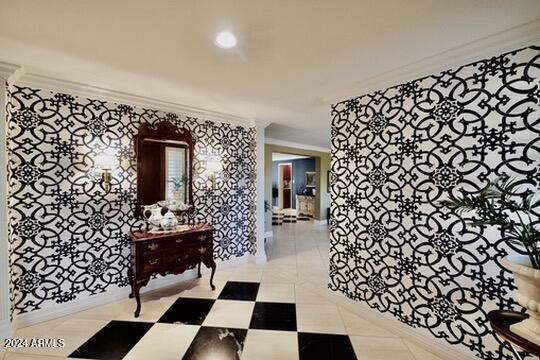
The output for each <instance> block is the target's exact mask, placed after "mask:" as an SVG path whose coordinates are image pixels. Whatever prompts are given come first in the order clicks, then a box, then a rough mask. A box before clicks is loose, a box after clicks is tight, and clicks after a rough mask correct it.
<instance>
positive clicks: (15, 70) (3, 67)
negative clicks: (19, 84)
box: [0, 61, 25, 83]
mask: <svg viewBox="0 0 540 360" xmlns="http://www.w3.org/2000/svg"><path fill="white" fill-rule="evenodd" d="M24 71H25V69H24V67H22V66H19V65H16V64H11V63H7V62H2V61H0V79H2V80H4V81H6V82H8V83H12V82H14V81H16V80H17V78H19V77H20V76H22V74H23V73H24Z"/></svg>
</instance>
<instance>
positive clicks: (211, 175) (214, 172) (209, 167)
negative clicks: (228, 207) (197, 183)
mask: <svg viewBox="0 0 540 360" xmlns="http://www.w3.org/2000/svg"><path fill="white" fill-rule="evenodd" d="M222 170H223V166H222V165H221V160H220V159H219V157H217V156H209V157H208V159H207V160H206V171H207V172H208V181H210V184H211V186H212V190H215V189H216V182H217V176H218V174H219V173H221V171H222Z"/></svg>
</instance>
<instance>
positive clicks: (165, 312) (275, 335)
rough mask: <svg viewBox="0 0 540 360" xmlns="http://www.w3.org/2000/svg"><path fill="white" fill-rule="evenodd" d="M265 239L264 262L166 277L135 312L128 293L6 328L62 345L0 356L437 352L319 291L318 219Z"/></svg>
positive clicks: (282, 359) (419, 355) (396, 358)
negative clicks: (190, 276) (166, 282)
mask: <svg viewBox="0 0 540 360" xmlns="http://www.w3.org/2000/svg"><path fill="white" fill-rule="evenodd" d="M274 239H275V240H274V242H273V246H272V248H271V251H269V252H268V256H269V258H270V261H269V262H267V263H266V264H261V265H257V264H254V263H245V264H239V265H237V266H234V267H228V268H226V267H222V266H218V270H217V272H216V277H215V280H214V283H215V285H216V289H215V291H212V290H211V289H210V286H209V284H208V281H209V274H208V273H206V274H203V277H202V278H201V279H188V280H185V281H179V280H178V279H174V278H169V277H167V278H165V280H167V279H169V280H170V284H171V285H168V286H164V285H161V286H159V288H157V289H155V290H152V291H148V292H146V293H143V294H142V295H141V296H142V300H143V303H142V311H141V315H140V317H139V318H134V317H133V311H134V310H135V301H134V300H133V299H128V298H127V296H125V295H123V294H122V295H121V296H122V297H121V299H119V300H117V301H113V302H111V303H107V304H104V305H100V306H96V307H93V308H90V309H87V310H84V311H79V312H73V309H71V310H70V311H66V312H69V313H70V314H69V315H67V316H64V317H60V318H55V319H53V320H48V321H44V322H41V323H37V324H34V325H32V326H26V327H21V328H19V329H18V330H17V332H16V333H15V334H14V335H13V337H14V338H19V339H36V338H37V339H43V338H45V339H63V340H64V342H65V345H64V346H63V347H20V348H10V349H6V348H3V347H0V359H3V360H66V359H67V358H87V359H99V358H102V359H129V360H154V359H157V360H169V359H171V360H173V359H176V360H179V359H182V358H184V359H205V360H229V359H235V358H236V359H237V358H240V359H241V360H289V359H290V360H299V359H340V360H341V359H355V358H358V359H376V360H441V359H440V358H438V357H436V356H435V355H433V354H431V353H430V352H428V351H426V350H425V349H424V348H420V347H419V346H417V345H415V344H413V343H411V342H410V341H408V340H407V339H404V338H402V337H400V336H399V335H397V334H394V333H392V332H390V331H388V330H387V329H385V328H383V327H381V326H379V325H380V324H377V322H376V321H375V322H370V321H368V320H366V319H365V318H363V317H362V316H359V313H355V311H357V309H358V308H357V307H356V304H355V303H354V302H350V301H349V300H347V299H345V298H344V297H340V296H337V295H334V294H332V293H329V292H328V288H327V281H328V229H327V227H326V226H316V225H314V224H313V223H311V222H300V223H297V224H285V225H283V226H278V227H274ZM193 275H194V274H193ZM155 285H157V284H156V283H155V282H153V281H151V282H150V284H149V286H148V288H145V290H150V287H152V286H155ZM88 300H91V299H88ZM68 305H69V304H68ZM72 305H73V304H72ZM75 305H76V303H75ZM41 314H43V311H41Z"/></svg>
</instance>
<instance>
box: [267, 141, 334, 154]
mask: <svg viewBox="0 0 540 360" xmlns="http://www.w3.org/2000/svg"><path fill="white" fill-rule="evenodd" d="M264 143H265V144H269V145H278V146H286V147H291V148H295V149H302V150H312V151H319V152H323V153H330V148H325V147H322V146H315V145H309V144H302V143H297V142H292V141H285V140H279V139H274V138H265V139H264Z"/></svg>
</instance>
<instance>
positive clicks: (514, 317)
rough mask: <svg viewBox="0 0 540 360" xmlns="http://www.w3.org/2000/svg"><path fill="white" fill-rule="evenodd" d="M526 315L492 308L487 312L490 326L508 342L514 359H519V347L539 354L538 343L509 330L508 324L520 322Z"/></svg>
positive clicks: (533, 353)
mask: <svg viewBox="0 0 540 360" xmlns="http://www.w3.org/2000/svg"><path fill="white" fill-rule="evenodd" d="M528 317H529V316H528V315H526V314H522V313H518V312H515V311H506V310H494V311H490V312H489V313H488V320H489V323H490V324H491V328H492V329H493V331H494V332H495V333H496V334H497V335H499V336H500V337H501V338H503V339H504V340H505V341H507V342H508V343H509V344H510V347H511V348H512V351H513V352H514V355H515V356H516V359H521V356H520V355H519V349H521V350H523V351H525V352H528V353H530V354H532V355H536V356H540V347H539V346H538V345H536V344H535V343H532V342H530V341H529V340H527V339H524V338H522V337H521V336H519V335H516V334H514V333H513V332H512V331H510V325H512V324H516V323H518V322H521V321H523V320H525V319H526V318H528Z"/></svg>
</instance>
